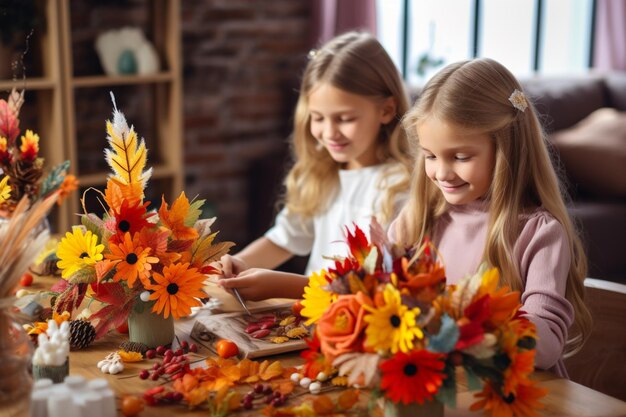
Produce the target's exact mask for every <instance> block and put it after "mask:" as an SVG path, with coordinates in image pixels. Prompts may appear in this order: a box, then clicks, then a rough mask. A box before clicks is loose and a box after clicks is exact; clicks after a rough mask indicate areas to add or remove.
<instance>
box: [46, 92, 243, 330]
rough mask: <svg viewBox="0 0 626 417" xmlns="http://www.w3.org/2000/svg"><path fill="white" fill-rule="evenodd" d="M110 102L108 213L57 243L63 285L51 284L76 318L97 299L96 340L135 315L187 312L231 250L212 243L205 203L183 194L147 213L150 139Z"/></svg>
mask: <svg viewBox="0 0 626 417" xmlns="http://www.w3.org/2000/svg"><path fill="white" fill-rule="evenodd" d="M113 103H114V112H113V121H112V122H111V121H107V123H106V129H107V133H108V136H107V140H108V144H109V146H110V149H106V150H105V157H106V160H107V162H108V164H109V165H110V166H111V169H112V174H110V175H109V178H108V180H107V184H106V188H105V190H104V192H100V191H95V192H97V193H98V194H99V197H100V200H101V201H102V205H103V207H104V209H105V210H104V214H103V215H102V216H98V215H96V214H94V213H87V212H86V210H85V213H84V214H82V215H81V222H82V227H81V226H75V227H73V230H72V231H71V232H67V233H66V234H65V237H64V238H63V239H62V240H61V241H60V243H59V246H58V249H57V256H58V257H59V262H58V267H59V268H60V269H61V277H62V280H60V282H59V283H58V284H57V285H55V286H54V287H53V290H55V291H57V292H58V295H57V297H56V302H55V305H54V309H55V311H56V312H57V313H62V312H63V311H68V312H70V313H72V311H73V310H74V309H75V308H76V307H77V306H78V305H79V304H81V302H82V301H83V299H84V297H85V296H87V297H88V298H91V299H93V300H96V301H98V302H99V303H97V304H96V305H97V306H98V309H97V311H95V312H93V313H92V314H91V315H89V316H88V317H87V318H88V320H89V321H90V322H91V323H94V324H95V330H96V338H98V337H100V336H102V335H104V334H105V333H106V332H107V331H108V330H109V329H111V328H118V327H120V326H123V325H124V324H125V323H126V322H127V320H128V318H129V316H130V315H131V314H132V313H143V312H144V311H145V312H148V310H150V312H151V313H154V314H153V315H159V316H162V317H163V318H165V319H168V318H169V317H174V318H180V317H183V316H187V315H189V314H190V313H191V308H192V307H194V306H200V305H201V304H202V302H201V299H203V298H206V297H207V295H206V294H205V293H204V291H203V286H204V281H205V278H206V276H205V274H207V273H210V272H212V271H213V268H212V267H211V266H210V264H211V262H213V261H215V260H216V259H219V258H220V257H221V256H222V255H224V254H226V253H227V252H228V251H229V249H230V247H231V246H232V245H233V243H231V242H221V243H215V242H214V240H215V237H216V235H217V233H216V232H215V233H212V232H211V228H210V227H211V225H212V223H213V222H214V221H215V218H212V219H200V215H201V208H202V205H203V203H204V200H196V201H191V202H190V201H189V200H188V199H187V197H186V196H185V193H184V192H182V193H181V194H180V196H179V197H178V198H177V199H176V200H175V201H174V202H173V203H172V205H171V206H169V205H168V203H167V202H166V201H165V198H164V197H163V198H162V200H161V204H160V207H159V208H158V210H156V209H149V207H150V202H149V201H144V190H145V187H146V184H147V182H148V179H149V178H150V175H151V172H152V170H151V169H146V163H147V149H146V146H145V142H144V140H143V139H139V138H138V136H137V133H136V132H135V130H134V128H133V127H132V126H131V127H130V128H129V126H128V124H127V122H126V118H125V116H124V115H123V114H122V113H121V112H120V111H118V110H117V108H116V107H115V101H113ZM85 198H87V197H86V195H83V199H82V205H83V208H84V207H85ZM154 327H155V326H153V329H154ZM131 339H132V329H131ZM170 341H171V339H170Z"/></svg>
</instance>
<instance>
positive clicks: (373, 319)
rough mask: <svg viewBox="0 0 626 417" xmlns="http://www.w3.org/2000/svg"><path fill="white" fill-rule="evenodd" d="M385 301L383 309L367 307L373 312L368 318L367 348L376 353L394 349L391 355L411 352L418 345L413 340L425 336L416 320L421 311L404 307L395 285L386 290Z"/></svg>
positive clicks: (366, 331)
mask: <svg viewBox="0 0 626 417" xmlns="http://www.w3.org/2000/svg"><path fill="white" fill-rule="evenodd" d="M383 298H384V300H385V305H383V306H382V307H379V308H372V307H370V306H366V305H364V306H363V308H365V309H366V310H368V311H370V312H371V313H372V314H369V315H367V316H366V317H365V321H366V322H367V323H369V325H368V326H367V328H366V329H365V336H366V339H365V345H366V346H368V347H372V348H374V349H376V350H391V353H396V352H398V351H399V350H400V351H402V352H405V353H406V352H409V351H410V350H411V349H413V346H414V345H413V339H415V338H418V339H421V338H423V337H424V333H423V332H422V329H420V328H419V327H418V326H417V324H416V321H415V318H416V317H417V316H418V315H419V314H420V309H419V308H413V309H409V308H408V307H407V306H405V305H404V304H402V300H401V298H400V292H399V291H398V290H397V289H396V288H395V287H394V286H393V285H391V284H387V286H386V287H385V291H384V292H383Z"/></svg>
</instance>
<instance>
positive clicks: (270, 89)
mask: <svg viewBox="0 0 626 417" xmlns="http://www.w3.org/2000/svg"><path fill="white" fill-rule="evenodd" d="M309 3H310V2H309V1H308V0H272V1H258V0H213V1H211V0H206V1H188V0H185V1H183V2H182V28H183V32H182V43H183V48H182V49H183V63H184V69H183V79H184V90H183V91H184V92H183V94H184V100H183V102H184V129H185V168H186V190H187V195H190V196H194V195H196V194H197V195H199V196H200V198H205V199H206V200H207V203H210V204H211V206H212V207H213V208H214V210H215V214H216V215H217V216H218V222H217V225H216V227H217V229H219V230H220V238H221V239H228V240H232V241H234V242H236V243H237V244H238V247H239V248H241V247H243V245H244V244H245V243H247V242H248V241H250V240H251V239H253V238H256V237H258V235H259V234H260V233H262V231H263V230H264V229H266V228H267V227H268V226H269V225H270V222H271V220H272V216H273V214H274V212H273V208H274V199H275V197H276V194H275V193H276V192H277V191H278V190H279V189H280V181H281V179H282V178H281V177H282V174H283V173H284V170H283V168H282V167H283V166H284V165H285V163H286V162H287V161H286V156H285V155H286V153H285V152H286V151H287V137H288V135H289V133H290V130H291V123H292V114H293V109H294V105H295V100H296V99H297V93H296V90H297V87H298V84H299V80H300V75H301V72H302V69H303V67H304V65H305V61H306V53H307V51H308V49H309V47H310V44H309V38H308V36H309V21H310V9H309ZM277 167H278V168H277Z"/></svg>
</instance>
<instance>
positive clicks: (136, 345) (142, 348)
mask: <svg viewBox="0 0 626 417" xmlns="http://www.w3.org/2000/svg"><path fill="white" fill-rule="evenodd" d="M120 349H122V350H125V351H126V352H139V353H141V354H142V355H143V356H146V352H147V351H148V349H149V348H148V346H146V345H144V344H143V343H140V342H131V341H130V340H126V341H124V342H122V344H120Z"/></svg>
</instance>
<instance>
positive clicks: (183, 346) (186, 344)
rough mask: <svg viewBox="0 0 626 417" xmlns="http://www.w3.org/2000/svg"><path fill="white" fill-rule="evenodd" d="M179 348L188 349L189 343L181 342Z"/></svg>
mask: <svg viewBox="0 0 626 417" xmlns="http://www.w3.org/2000/svg"><path fill="white" fill-rule="evenodd" d="M180 347H181V348H183V349H189V342H187V341H186V340H183V341H182V342H180Z"/></svg>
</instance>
